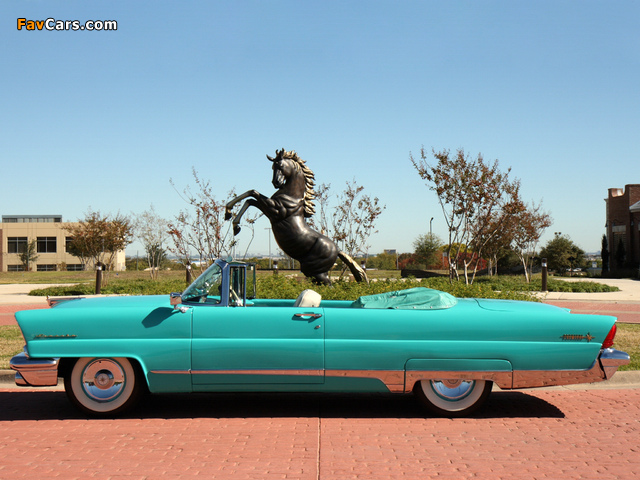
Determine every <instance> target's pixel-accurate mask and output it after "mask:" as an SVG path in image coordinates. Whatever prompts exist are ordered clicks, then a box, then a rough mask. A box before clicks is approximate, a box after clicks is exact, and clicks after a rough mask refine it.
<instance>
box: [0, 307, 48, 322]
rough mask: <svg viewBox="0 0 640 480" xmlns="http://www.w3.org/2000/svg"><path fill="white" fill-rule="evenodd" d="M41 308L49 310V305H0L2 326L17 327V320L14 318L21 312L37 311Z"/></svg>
mask: <svg viewBox="0 0 640 480" xmlns="http://www.w3.org/2000/svg"><path fill="white" fill-rule="evenodd" d="M40 308H49V305H47V304H46V303H45V304H41V303H37V304H25V305H0V325H16V319H15V317H14V316H13V315H14V314H15V313H16V312H18V311H20V310H35V309H40Z"/></svg>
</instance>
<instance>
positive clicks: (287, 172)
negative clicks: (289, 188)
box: [267, 148, 299, 188]
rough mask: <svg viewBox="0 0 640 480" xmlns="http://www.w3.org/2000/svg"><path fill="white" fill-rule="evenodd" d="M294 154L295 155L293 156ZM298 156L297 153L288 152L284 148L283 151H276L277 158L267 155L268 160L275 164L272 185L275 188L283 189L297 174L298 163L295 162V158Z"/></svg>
mask: <svg viewBox="0 0 640 480" xmlns="http://www.w3.org/2000/svg"><path fill="white" fill-rule="evenodd" d="M291 154H293V155H291ZM294 155H295V156H296V157H297V155H296V153H295V152H286V151H285V150H284V148H283V149H282V150H279V151H278V150H276V156H275V158H273V157H270V156H269V155H267V158H268V159H269V160H271V161H272V162H273V179H272V180H271V183H272V184H273V187H274V188H282V187H284V186H285V185H286V183H287V180H288V179H289V178H291V176H292V175H293V174H294V173H296V170H298V171H299V169H296V163H295V162H294V160H293V156H294Z"/></svg>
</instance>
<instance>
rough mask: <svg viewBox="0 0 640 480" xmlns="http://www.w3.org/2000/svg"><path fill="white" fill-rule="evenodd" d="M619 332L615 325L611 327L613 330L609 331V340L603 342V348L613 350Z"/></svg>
mask: <svg viewBox="0 0 640 480" xmlns="http://www.w3.org/2000/svg"><path fill="white" fill-rule="evenodd" d="M617 330H618V327H617V326H616V324H615V323H614V324H613V327H611V330H609V334H608V335H607V338H605V339H604V342H602V348H611V347H613V339H614V337H615V336H616V331H617Z"/></svg>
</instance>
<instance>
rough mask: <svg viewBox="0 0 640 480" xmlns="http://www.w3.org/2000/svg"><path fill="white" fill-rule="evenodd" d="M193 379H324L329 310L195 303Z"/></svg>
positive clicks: (244, 381) (242, 381)
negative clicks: (327, 312)
mask: <svg viewBox="0 0 640 480" xmlns="http://www.w3.org/2000/svg"><path fill="white" fill-rule="evenodd" d="M192 308H193V309H192V312H193V340H192V370H191V373H192V383H193V385H194V389H196V390H197V388H196V386H198V385H201V386H202V385H220V386H222V385H225V384H226V385H252V384H255V385H273V384H308V383H324V330H325V329H324V312H323V309H322V308H302V307H293V306H244V307H242V306H237V307H226V306H216V305H206V304H203V305H194V306H193V307H192Z"/></svg>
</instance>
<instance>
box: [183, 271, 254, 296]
mask: <svg viewBox="0 0 640 480" xmlns="http://www.w3.org/2000/svg"><path fill="white" fill-rule="evenodd" d="M249 267H251V268H249ZM248 270H250V271H251V273H252V274H253V279H252V287H253V288H252V292H251V295H247V293H248V292H247V280H248V279H247V273H248ZM236 271H238V273H239V274H240V275H241V278H240V281H241V282H242V283H243V285H242V286H241V288H239V290H242V291H241V292H238V294H240V295H241V298H238V296H236V297H234V299H233V301H232V300H231V299H230V292H231V284H230V281H231V277H232V273H233V272H236ZM234 278H235V280H236V281H237V280H238V277H236V276H235V274H234ZM216 285H218V286H219V291H220V295H212V289H214V288H215V286H216ZM180 298H181V301H182V303H186V304H202V305H209V306H244V305H247V298H255V265H254V264H247V263H244V262H226V261H224V260H222V259H216V260H215V261H214V262H213V263H212V264H211V266H210V267H209V268H207V269H206V270H205V271H204V272H202V273H201V274H200V275H199V276H198V278H196V279H195V280H194V281H193V282H192V283H191V285H189V286H188V287H187V288H186V289H185V290H184V291H183V292H182V294H181V295H180Z"/></svg>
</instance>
